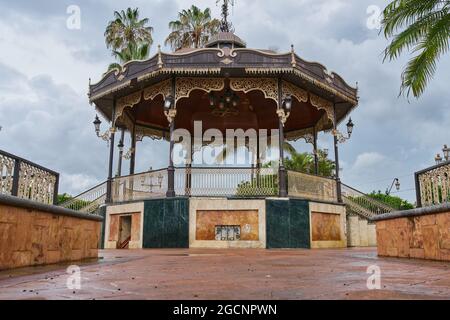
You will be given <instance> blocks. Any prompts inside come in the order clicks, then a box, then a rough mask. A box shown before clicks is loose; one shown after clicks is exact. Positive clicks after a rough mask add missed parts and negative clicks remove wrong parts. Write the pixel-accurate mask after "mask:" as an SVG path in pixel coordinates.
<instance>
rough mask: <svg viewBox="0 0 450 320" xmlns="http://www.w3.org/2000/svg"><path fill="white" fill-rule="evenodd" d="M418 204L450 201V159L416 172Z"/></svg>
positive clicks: (426, 204) (430, 204)
mask: <svg viewBox="0 0 450 320" xmlns="http://www.w3.org/2000/svg"><path fill="white" fill-rule="evenodd" d="M415 180H416V198H417V206H418V207H422V206H432V205H436V204H441V203H446V202H449V201H450V161H447V162H444V163H441V164H438V165H435V166H432V167H430V168H427V169H425V170H422V171H418V172H416V173H415Z"/></svg>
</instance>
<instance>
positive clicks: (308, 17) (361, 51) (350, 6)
mask: <svg viewBox="0 0 450 320" xmlns="http://www.w3.org/2000/svg"><path fill="white" fill-rule="evenodd" d="M192 3H193V2H192V1H186V0H145V1H144V0H143V1H118V0H117V1H111V0H100V1H99V0H96V1H93V0H92V1H89V0H84V1H76V0H71V1H66V0H63V1H61V0H58V1H49V0H42V1H21V0H16V1H5V0H0V7H1V8H2V9H1V10H0V47H1V50H0V126H2V127H3V128H2V130H1V131H0V149H2V150H5V151H8V152H11V153H14V154H17V155H19V156H22V157H24V158H27V159H30V160H32V161H34V162H37V163H39V164H42V165H44V166H46V167H49V168H52V169H54V170H56V171H58V172H60V173H61V191H62V192H68V193H71V194H76V193H79V192H81V191H83V190H85V189H87V188H88V187H90V186H93V185H94V184H96V183H99V182H101V181H103V180H105V178H106V175H107V157H108V149H107V147H106V143H105V142H103V141H101V140H99V139H98V138H96V136H95V134H94V131H93V125H92V121H93V118H94V116H95V111H94V109H93V107H91V106H90V105H89V103H88V100H87V96H86V93H87V87H88V79H89V78H92V81H94V82H96V81H98V80H99V79H100V76H101V74H102V73H103V72H104V71H105V68H106V67H107V65H108V64H109V63H110V62H111V61H112V57H111V56H110V54H109V52H108V50H107V49H106V47H105V44H104V38H103V32H104V29H105V26H106V24H107V22H108V21H109V20H110V19H111V18H112V14H113V11H114V10H120V9H125V8H126V7H128V6H130V7H139V8H140V11H141V14H142V16H145V17H148V18H149V19H150V22H151V25H152V26H153V27H154V30H155V32H154V46H153V47H152V55H153V54H154V53H155V51H156V45H157V44H163V43H164V39H165V37H166V36H167V34H168V32H169V30H168V27H167V24H168V21H170V20H172V19H174V18H175V17H176V14H177V12H178V11H179V10H181V9H184V8H187V7H188V6H190V5H191V4H192ZM386 3H387V1H379V0H352V1H350V0H279V1H271V0H238V1H237V5H236V6H235V8H234V10H233V14H232V21H233V23H234V25H235V29H236V33H237V34H238V35H239V36H240V37H241V38H243V39H244V40H246V41H247V43H248V46H249V47H255V48H262V49H267V48H277V49H278V50H279V51H280V52H284V51H288V50H289V48H290V45H291V44H294V45H295V48H296V52H297V53H298V54H299V55H300V56H301V57H302V58H304V59H306V60H310V61H318V62H321V63H322V64H324V65H326V66H327V67H328V69H329V70H333V71H336V72H337V73H339V74H340V75H342V76H343V77H344V79H346V80H347V82H348V83H350V84H355V83H356V82H358V84H359V89H360V105H359V107H358V109H356V110H355V111H354V112H353V114H352V118H353V120H354V122H355V125H356V127H355V129H354V136H353V137H352V139H351V140H350V141H348V142H346V143H344V144H342V145H341V146H340V148H341V149H340V150H341V151H340V152H341V161H342V167H343V170H342V173H341V174H342V177H343V181H344V182H345V183H347V184H350V185H352V186H354V187H356V188H359V189H361V190H363V191H366V192H370V191H371V190H374V189H375V190H385V189H386V187H387V186H388V185H389V184H390V182H391V181H392V179H393V178H395V177H398V178H400V181H401V184H402V187H401V191H400V192H399V193H398V195H400V196H402V197H405V198H407V199H409V200H414V190H413V188H414V180H413V172H414V171H417V170H419V169H422V168H424V167H427V166H429V165H432V164H433V162H434V160H433V158H434V155H435V154H436V153H437V152H440V149H441V148H442V145H443V144H444V143H448V144H450V130H449V128H450V105H449V104H450V102H449V101H450V90H449V83H450V72H449V70H450V58H449V56H447V57H444V58H443V59H441V61H440V63H439V70H438V73H437V74H436V76H435V78H434V80H433V82H432V83H431V84H430V85H429V87H428V89H427V92H426V94H425V95H424V96H423V97H422V98H421V99H420V100H415V99H414V98H412V99H410V101H408V100H407V99H405V98H403V97H400V98H398V92H399V86H400V74H401V70H402V66H403V65H404V63H405V61H407V59H408V56H404V57H403V58H402V59H401V60H399V61H396V62H392V63H384V64H383V61H382V56H381V52H382V50H383V48H384V47H385V46H386V40H385V39H384V38H383V37H382V36H379V34H378V30H377V29H375V28H373V26H374V24H373V22H374V20H373V17H374V14H375V12H376V10H374V9H376V7H377V6H378V7H379V8H383V7H384V6H385V5H386ZM195 4H196V5H197V6H200V7H202V8H204V7H207V6H208V7H211V9H212V11H213V13H214V14H215V15H218V14H219V12H218V11H219V10H218V9H219V8H218V7H217V6H216V4H215V0H203V1H195ZM71 5H76V6H78V7H79V8H80V10H81V28H80V29H79V30H78V29H75V30H73V29H69V28H67V24H66V22H67V19H68V18H69V16H70V14H68V13H67V8H68V7H69V6H71ZM375 25H376V24H375ZM165 50H166V51H168V48H166V49H165ZM104 128H105V126H104ZM341 131H345V128H342V130H341ZM296 146H297V147H298V148H299V149H300V150H308V151H309V150H310V147H309V146H307V145H305V144H302V143H297V144H296ZM320 147H322V148H324V147H328V148H330V150H331V137H330V136H329V135H322V136H321V137H320ZM167 153H168V146H167V143H164V142H160V141H151V140H149V139H146V140H144V142H142V143H139V144H138V153H137V170H141V171H143V170H147V169H148V168H149V167H153V168H159V167H163V166H166V165H167V157H166V155H167ZM127 165H128V164H127V163H126V162H125V164H124V166H125V167H127Z"/></svg>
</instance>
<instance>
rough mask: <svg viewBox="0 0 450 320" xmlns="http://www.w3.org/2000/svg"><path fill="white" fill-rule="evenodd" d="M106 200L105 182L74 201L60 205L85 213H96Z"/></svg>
mask: <svg viewBox="0 0 450 320" xmlns="http://www.w3.org/2000/svg"><path fill="white" fill-rule="evenodd" d="M105 200H106V182H103V183H101V184H99V185H97V186H95V187H93V188H91V189H89V190H87V191H85V192H83V193H81V194H79V195H78V196H76V197H73V198H72V199H69V200H67V201H66V202H64V203H62V204H60V206H61V207H63V208H67V209H72V210H75V211H80V212H84V213H95V212H96V211H97V209H98V207H100V206H101V205H102V204H104V203H105Z"/></svg>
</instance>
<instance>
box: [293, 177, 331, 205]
mask: <svg viewBox="0 0 450 320" xmlns="http://www.w3.org/2000/svg"><path fill="white" fill-rule="evenodd" d="M288 194H289V196H293V197H299V198H305V199H309V200H319V201H328V202H330V201H331V202H337V201H338V198H337V190H336V180H334V179H331V178H325V177H320V176H314V175H310V174H306V173H302V172H297V171H292V170H288Z"/></svg>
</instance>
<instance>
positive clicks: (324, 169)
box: [284, 142, 336, 177]
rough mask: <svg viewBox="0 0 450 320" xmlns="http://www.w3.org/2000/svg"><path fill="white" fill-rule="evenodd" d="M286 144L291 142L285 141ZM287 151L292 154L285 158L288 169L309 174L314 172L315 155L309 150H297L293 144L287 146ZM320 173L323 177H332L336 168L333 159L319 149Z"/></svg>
mask: <svg viewBox="0 0 450 320" xmlns="http://www.w3.org/2000/svg"><path fill="white" fill-rule="evenodd" d="M285 144H289V143H287V142H285ZM284 149H285V151H287V152H288V153H289V155H290V157H289V158H285V159H284V165H285V167H286V169H287V170H293V171H299V172H304V173H309V174H314V172H315V163H314V155H313V154H311V153H308V152H297V151H296V150H295V149H294V148H293V146H292V145H290V144H289V146H285V148H284ZM317 153H318V175H320V176H323V177H331V176H332V175H333V172H334V170H335V168H336V165H335V163H334V162H333V161H331V160H330V159H328V158H327V154H326V153H325V152H324V151H323V150H320V149H318V150H317Z"/></svg>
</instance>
